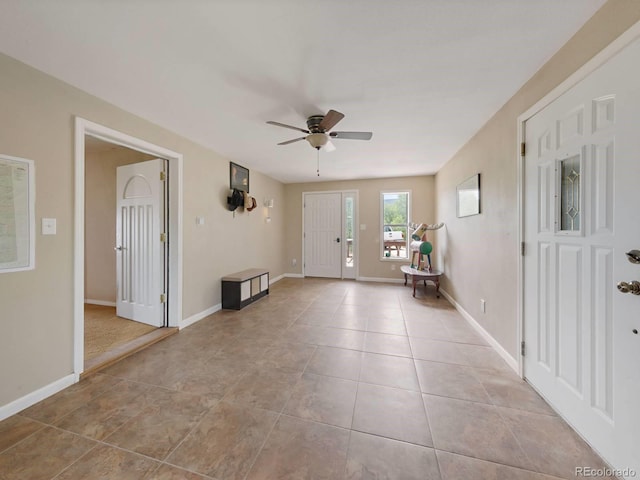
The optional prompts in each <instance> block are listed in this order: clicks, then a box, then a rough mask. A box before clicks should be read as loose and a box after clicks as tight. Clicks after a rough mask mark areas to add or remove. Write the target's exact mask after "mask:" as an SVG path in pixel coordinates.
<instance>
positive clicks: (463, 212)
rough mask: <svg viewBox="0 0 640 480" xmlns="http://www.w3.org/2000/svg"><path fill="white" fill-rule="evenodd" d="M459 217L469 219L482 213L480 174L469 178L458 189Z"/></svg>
mask: <svg viewBox="0 0 640 480" xmlns="http://www.w3.org/2000/svg"><path fill="white" fill-rule="evenodd" d="M456 192H457V215H458V217H468V216H470V215H478V214H479V213H480V174H479V173H477V174H476V175H474V176H472V177H469V178H467V179H466V180H465V181H464V182H462V183H460V184H459V185H458V186H457V187H456Z"/></svg>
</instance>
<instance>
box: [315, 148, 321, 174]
mask: <svg viewBox="0 0 640 480" xmlns="http://www.w3.org/2000/svg"><path fill="white" fill-rule="evenodd" d="M316 152H317V157H316V158H317V167H316V173H317V174H318V176H320V149H319V148H318V149H317V150H316Z"/></svg>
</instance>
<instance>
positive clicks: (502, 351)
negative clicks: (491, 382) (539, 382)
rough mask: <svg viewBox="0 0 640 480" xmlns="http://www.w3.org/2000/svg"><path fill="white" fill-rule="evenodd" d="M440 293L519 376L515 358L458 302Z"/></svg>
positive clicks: (443, 292) (442, 292) (445, 293)
mask: <svg viewBox="0 0 640 480" xmlns="http://www.w3.org/2000/svg"><path fill="white" fill-rule="evenodd" d="M440 293H441V294H442V296H443V297H444V298H446V299H447V300H449V302H450V303H451V305H453V306H454V307H456V310H458V312H460V314H461V315H462V316H463V317H464V319H465V320H466V321H467V322H469V325H471V326H472V327H473V328H474V329H475V330H476V331H477V332H478V333H479V334H480V335H482V338H484V339H485V340H486V341H487V342H488V343H489V345H491V346H492V347H493V349H494V350H495V351H496V352H497V353H498V355H500V356H501V357H502V359H503V360H504V361H505V362H507V365H509V366H510V367H511V368H512V369H513V370H514V371H515V372H516V373H517V374H518V375H520V369H519V366H518V361H517V360H516V359H515V358H513V357H512V356H511V355H510V354H509V352H507V351H506V350H505V349H504V347H503V346H502V345H500V344H499V343H498V341H497V340H496V339H495V338H493V336H492V335H491V334H490V333H489V332H487V331H486V330H485V329H484V327H483V326H482V325H480V324H479V323H478V321H477V320H476V319H475V318H473V317H472V316H471V315H470V314H469V312H467V311H466V310H465V309H464V308H462V305H460V304H459V303H458V302H456V301H455V300H454V298H453V297H452V296H451V295H449V294H448V293H447V292H446V291H445V290H443V289H442V288H441V289H440Z"/></svg>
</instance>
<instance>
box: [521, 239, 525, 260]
mask: <svg viewBox="0 0 640 480" xmlns="http://www.w3.org/2000/svg"><path fill="white" fill-rule="evenodd" d="M525 252H526V248H525V243H524V242H521V243H520V255H522V256H523V257H524V254H525Z"/></svg>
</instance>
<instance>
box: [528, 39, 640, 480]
mask: <svg viewBox="0 0 640 480" xmlns="http://www.w3.org/2000/svg"><path fill="white" fill-rule="evenodd" d="M525 136H526V156H525V202H524V217H525V245H526V253H525V259H524V275H525V277H524V278H525V285H524V287H525V288H524V291H525V294H524V317H525V319H524V320H525V321H524V324H525V327H524V328H525V329H524V339H525V341H526V355H525V357H524V373H525V377H526V378H527V380H528V381H529V382H530V383H531V384H532V385H533V386H534V387H535V388H537V389H538V390H539V391H540V392H541V393H542V394H543V395H544V396H545V398H546V399H547V400H548V401H549V402H550V403H551V404H552V405H553V406H554V407H555V408H556V409H557V410H558V411H559V412H560V413H561V415H562V416H564V417H565V418H566V419H567V420H568V421H569V422H570V423H571V424H572V425H573V426H574V427H575V428H576V429H577V430H578V431H579V432H580V433H581V434H582V435H583V436H584V437H585V438H586V439H587V441H588V442H589V443H590V444H591V445H592V446H593V447H594V448H595V449H596V450H597V451H598V452H600V453H601V454H602V455H603V456H604V457H605V459H606V460H608V461H609V462H610V463H611V464H612V465H613V466H614V467H616V468H620V469H624V468H631V469H635V472H636V473H637V475H640V433H639V432H640V408H638V406H639V405H640V335H639V334H637V331H638V330H640V296H636V295H632V294H631V293H621V292H620V291H618V289H617V288H616V284H617V283H618V282H620V281H627V282H630V281H631V280H640V265H636V264H632V263H630V262H629V261H628V260H627V256H626V255H625V252H628V251H630V250H632V249H640V213H639V209H638V208H637V207H636V205H637V197H638V195H639V194H640V43H638V42H635V43H634V44H632V45H631V46H629V47H627V48H626V49H625V50H624V51H622V52H621V53H619V54H618V55H617V56H615V57H614V58H612V59H611V60H609V62H607V63H606V64H605V65H603V66H602V67H600V68H599V69H598V70H596V71H595V72H594V73H592V74H591V75H590V76H589V77H588V78H586V79H585V80H583V81H582V82H580V83H579V84H578V85H576V86H575V87H573V88H572V89H571V90H570V91H569V92H567V93H565V94H564V95H562V96H561V97H560V98H558V99H557V100H556V101H554V102H553V103H552V104H550V105H549V106H548V107H546V108H545V109H543V110H542V111H541V112H539V113H538V114H536V115H535V116H533V117H532V118H531V119H529V120H528V121H527V122H526V125H525ZM559 447H560V446H559ZM629 478H632V477H631V476H629Z"/></svg>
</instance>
